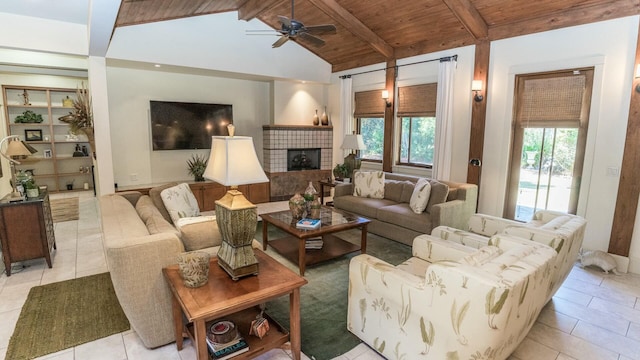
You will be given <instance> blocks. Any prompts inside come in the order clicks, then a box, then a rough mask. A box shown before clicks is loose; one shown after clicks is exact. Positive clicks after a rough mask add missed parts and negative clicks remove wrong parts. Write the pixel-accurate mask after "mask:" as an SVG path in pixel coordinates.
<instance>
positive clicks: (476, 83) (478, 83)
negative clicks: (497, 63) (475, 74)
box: [471, 80, 482, 91]
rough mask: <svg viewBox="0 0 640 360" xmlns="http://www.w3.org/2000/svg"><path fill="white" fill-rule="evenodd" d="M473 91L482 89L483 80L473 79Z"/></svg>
mask: <svg viewBox="0 0 640 360" xmlns="http://www.w3.org/2000/svg"><path fill="white" fill-rule="evenodd" d="M471 91H482V80H473V81H471Z"/></svg>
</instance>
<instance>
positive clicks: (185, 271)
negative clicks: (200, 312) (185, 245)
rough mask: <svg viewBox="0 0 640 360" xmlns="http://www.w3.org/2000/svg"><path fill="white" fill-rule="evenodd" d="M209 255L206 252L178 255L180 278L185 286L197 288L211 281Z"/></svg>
mask: <svg viewBox="0 0 640 360" xmlns="http://www.w3.org/2000/svg"><path fill="white" fill-rule="evenodd" d="M209 257H210V256H209V254H207V253H206V252H204V251H192V252H186V253H182V254H179V255H178V258H177V261H178V267H179V268H180V276H182V280H184V286H186V287H190V288H195V287H199V286H202V285H204V284H206V283H207V280H208V279H209Z"/></svg>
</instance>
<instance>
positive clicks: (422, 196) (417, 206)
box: [409, 179, 431, 214]
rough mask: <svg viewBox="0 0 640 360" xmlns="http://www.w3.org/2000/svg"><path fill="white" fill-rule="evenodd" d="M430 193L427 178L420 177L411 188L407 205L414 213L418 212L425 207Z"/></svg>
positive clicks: (429, 184)
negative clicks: (411, 191)
mask: <svg viewBox="0 0 640 360" xmlns="http://www.w3.org/2000/svg"><path fill="white" fill-rule="evenodd" d="M430 194H431V183H429V180H427V179H420V180H418V183H416V186H415V188H414V189H413V194H412V195H411V199H409V207H410V208H411V210H413V212H414V213H416V214H420V213H421V212H423V211H424V209H426V208H427V203H428V202H429V197H430V196H429V195H430Z"/></svg>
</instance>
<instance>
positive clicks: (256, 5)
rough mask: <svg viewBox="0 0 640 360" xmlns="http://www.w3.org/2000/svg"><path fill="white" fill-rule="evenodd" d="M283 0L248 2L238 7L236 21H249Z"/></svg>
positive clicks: (255, 0) (250, 0) (254, 0)
mask: <svg viewBox="0 0 640 360" xmlns="http://www.w3.org/2000/svg"><path fill="white" fill-rule="evenodd" d="M283 1H284V0H248V1H247V2H245V3H244V4H243V5H242V6H240V7H238V20H245V21H249V20H251V19H253V18H255V17H257V16H258V15H260V14H261V13H262V12H263V11H267V10H269V9H271V8H273V7H274V6H276V5H278V4H279V3H281V2H283Z"/></svg>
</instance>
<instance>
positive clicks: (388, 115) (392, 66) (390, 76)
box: [382, 59, 398, 172]
mask: <svg viewBox="0 0 640 360" xmlns="http://www.w3.org/2000/svg"><path fill="white" fill-rule="evenodd" d="M397 73H398V68H397V67H396V60H395V59H392V60H389V61H387V71H386V76H385V86H384V88H385V89H386V90H387V91H389V102H391V106H387V107H386V108H385V109H384V140H383V144H382V171H385V172H391V171H392V167H393V137H394V133H393V109H394V108H395V102H396V94H395V91H394V89H395V88H396V78H397V77H398V76H397Z"/></svg>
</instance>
